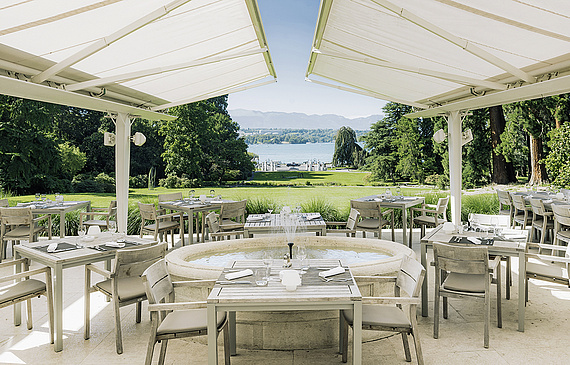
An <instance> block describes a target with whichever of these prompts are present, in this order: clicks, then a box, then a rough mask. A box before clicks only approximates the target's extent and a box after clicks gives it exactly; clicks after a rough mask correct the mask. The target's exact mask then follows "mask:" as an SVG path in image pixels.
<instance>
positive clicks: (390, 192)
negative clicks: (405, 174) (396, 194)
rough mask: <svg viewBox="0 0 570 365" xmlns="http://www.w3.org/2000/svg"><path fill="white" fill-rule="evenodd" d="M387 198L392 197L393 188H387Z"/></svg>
mask: <svg viewBox="0 0 570 365" xmlns="http://www.w3.org/2000/svg"><path fill="white" fill-rule="evenodd" d="M386 198H387V199H390V198H392V190H390V189H386Z"/></svg>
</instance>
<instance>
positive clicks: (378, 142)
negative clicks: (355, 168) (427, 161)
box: [362, 117, 397, 181]
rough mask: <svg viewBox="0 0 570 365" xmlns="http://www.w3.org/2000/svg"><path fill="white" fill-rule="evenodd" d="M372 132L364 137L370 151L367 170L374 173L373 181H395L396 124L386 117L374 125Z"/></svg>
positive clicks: (366, 147) (365, 145) (366, 146)
mask: <svg viewBox="0 0 570 365" xmlns="http://www.w3.org/2000/svg"><path fill="white" fill-rule="evenodd" d="M371 128H372V130H371V131H370V132H368V133H367V134H366V135H364V136H362V140H363V141H364V142H365V144H364V148H365V149H366V150H367V151H368V158H367V159H366V163H367V165H366V168H367V169H368V170H370V171H371V172H372V180H383V181H388V180H391V181H395V179H396V161H397V158H396V151H397V147H396V144H395V142H394V140H395V138H396V133H395V124H394V123H391V122H390V120H389V119H388V118H387V117H386V118H383V119H382V120H380V121H378V122H376V123H374V124H373V125H372V127H371Z"/></svg>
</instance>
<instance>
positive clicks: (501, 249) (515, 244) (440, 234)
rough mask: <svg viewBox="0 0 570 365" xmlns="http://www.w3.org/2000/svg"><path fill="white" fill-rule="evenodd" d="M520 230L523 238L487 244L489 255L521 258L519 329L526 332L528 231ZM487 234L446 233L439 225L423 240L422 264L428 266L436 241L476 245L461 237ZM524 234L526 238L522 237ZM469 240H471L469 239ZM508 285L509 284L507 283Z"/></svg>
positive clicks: (497, 239) (424, 296)
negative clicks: (429, 255)
mask: <svg viewBox="0 0 570 365" xmlns="http://www.w3.org/2000/svg"><path fill="white" fill-rule="evenodd" d="M517 232H520V235H521V238H520V239H505V238H500V237H494V242H493V244H492V245H486V247H487V250H488V252H489V255H501V256H511V257H518V259H519V302H518V322H519V325H518V330H519V331H520V332H524V314H525V304H526V303H525V284H526V257H525V256H526V253H525V249H526V242H527V236H528V231H525V230H521V231H518V230H517ZM482 236H485V233H482V232H472V231H469V232H463V233H462V234H458V233H445V232H444V231H443V225H439V226H437V227H436V228H434V229H433V230H432V231H431V232H430V233H428V234H427V235H426V236H425V237H423V238H422V240H421V253H420V256H421V257H420V260H421V264H422V265H423V266H424V267H425V268H427V267H428V262H427V249H428V247H430V248H433V243H434V242H443V243H449V244H457V245H472V246H476V245H475V244H471V243H463V241H464V240H461V238H466V237H482ZM522 236H524V237H525V238H522ZM483 238H484V237H483ZM458 239H459V240H460V243H457V242H456V241H457V240H458ZM467 242H469V241H467ZM428 272H429V270H426V276H425V279H424V282H423V284H422V300H421V307H422V316H423V317H427V316H428V282H429V279H428ZM507 285H508V284H507Z"/></svg>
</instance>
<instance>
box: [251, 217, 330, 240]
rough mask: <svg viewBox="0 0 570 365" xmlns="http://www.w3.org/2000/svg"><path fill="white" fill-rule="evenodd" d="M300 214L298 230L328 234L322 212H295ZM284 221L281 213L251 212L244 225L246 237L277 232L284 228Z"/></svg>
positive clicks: (319, 234)
mask: <svg viewBox="0 0 570 365" xmlns="http://www.w3.org/2000/svg"><path fill="white" fill-rule="evenodd" d="M293 214H299V215H300V216H299V218H300V219H299V220H298V222H297V230H298V231H301V232H315V233H316V234H317V236H325V235H326V234H327V225H326V223H325V220H324V219H323V217H322V216H321V214H320V213H293ZM282 226H283V222H282V221H281V215H280V214H250V215H248V216H247V219H246V222H245V225H244V227H243V236H244V237H253V234H262V233H275V232H276V231H278V230H280V229H282Z"/></svg>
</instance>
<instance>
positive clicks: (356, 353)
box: [346, 301, 362, 365]
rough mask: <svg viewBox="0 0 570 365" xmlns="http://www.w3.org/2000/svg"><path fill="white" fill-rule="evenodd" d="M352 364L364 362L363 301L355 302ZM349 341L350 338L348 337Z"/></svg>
mask: <svg viewBox="0 0 570 365" xmlns="http://www.w3.org/2000/svg"><path fill="white" fill-rule="evenodd" d="M352 335H353V337H352V364H353V365H361V364H362V302H361V301H355V302H354V323H353V331H352ZM346 341H348V339H346Z"/></svg>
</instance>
